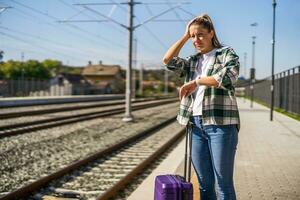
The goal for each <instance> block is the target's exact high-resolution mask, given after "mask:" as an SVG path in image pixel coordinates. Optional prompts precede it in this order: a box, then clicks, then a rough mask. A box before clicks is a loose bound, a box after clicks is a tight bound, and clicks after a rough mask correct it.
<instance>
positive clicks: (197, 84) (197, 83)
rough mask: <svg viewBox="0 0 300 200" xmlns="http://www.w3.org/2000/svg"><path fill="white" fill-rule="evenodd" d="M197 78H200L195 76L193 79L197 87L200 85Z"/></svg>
mask: <svg viewBox="0 0 300 200" xmlns="http://www.w3.org/2000/svg"><path fill="white" fill-rule="evenodd" d="M199 79H200V78H196V79H195V83H196V86H197V87H199V86H200V85H201V84H200V83H199V82H198V81H197V80H199Z"/></svg>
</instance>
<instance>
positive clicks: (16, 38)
mask: <svg viewBox="0 0 300 200" xmlns="http://www.w3.org/2000/svg"><path fill="white" fill-rule="evenodd" d="M0 34H1V35H4V36H6V37H9V38H12V39H14V40H17V41H20V42H23V43H26V44H29V45H31V46H36V47H38V48H41V49H44V50H46V51H49V52H52V53H54V54H57V55H59V56H62V55H64V56H67V57H69V58H72V59H76V60H81V59H79V58H77V57H73V56H70V55H67V54H64V53H58V52H57V51H54V50H52V49H48V48H47V47H43V46H40V45H37V44H35V43H32V42H29V41H26V40H23V39H21V38H19V37H17V36H14V35H11V34H8V33H4V32H0Z"/></svg>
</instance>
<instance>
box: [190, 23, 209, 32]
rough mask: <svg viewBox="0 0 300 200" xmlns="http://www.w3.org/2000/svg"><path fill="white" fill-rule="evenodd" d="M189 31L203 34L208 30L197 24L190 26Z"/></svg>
mask: <svg viewBox="0 0 300 200" xmlns="http://www.w3.org/2000/svg"><path fill="white" fill-rule="evenodd" d="M189 30H190V31H195V32H205V33H207V32H208V30H207V29H206V28H204V27H203V26H201V25H199V24H192V25H191V26H190V28H189Z"/></svg>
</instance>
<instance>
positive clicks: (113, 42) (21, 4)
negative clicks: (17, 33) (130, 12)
mask: <svg viewBox="0 0 300 200" xmlns="http://www.w3.org/2000/svg"><path fill="white" fill-rule="evenodd" d="M10 1H12V2H14V3H15V4H17V5H19V6H22V7H25V8H27V9H29V10H32V11H34V12H36V13H38V14H41V15H43V16H46V17H49V18H51V19H53V20H55V21H59V20H60V19H59V18H57V17H54V16H52V15H50V14H48V13H44V12H42V11H40V10H38V9H36V8H33V7H31V6H28V5H25V4H23V3H20V2H18V1H16V0H10ZM66 25H67V26H69V27H72V28H73V29H76V30H78V31H81V32H83V33H86V34H88V35H90V36H93V37H94V38H97V39H100V38H101V39H102V40H101V41H102V42H105V43H106V44H108V45H111V44H114V45H116V46H119V47H121V48H126V47H125V46H124V45H121V44H119V43H116V42H115V41H113V40H110V39H109V38H106V37H103V36H101V35H97V34H94V33H92V32H89V31H87V30H84V29H82V28H80V27H78V26H76V25H73V24H66ZM105 46H106V45H105Z"/></svg>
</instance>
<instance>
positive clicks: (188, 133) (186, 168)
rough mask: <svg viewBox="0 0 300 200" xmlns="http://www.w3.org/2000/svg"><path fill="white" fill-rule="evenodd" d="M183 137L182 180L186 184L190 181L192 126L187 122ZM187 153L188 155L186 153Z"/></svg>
mask: <svg viewBox="0 0 300 200" xmlns="http://www.w3.org/2000/svg"><path fill="white" fill-rule="evenodd" d="M185 129H186V134H185V135H186V136H185V153H184V175H183V177H184V179H185V180H186V181H187V182H190V181H191V165H192V157H191V154H192V125H191V123H190V122H189V123H188V124H187V125H186V128H185ZM188 152H189V153H188Z"/></svg>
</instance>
